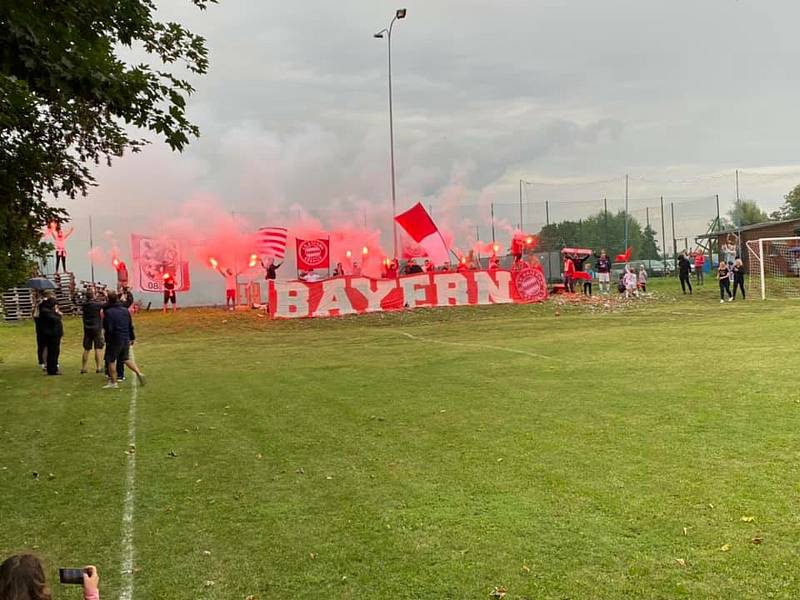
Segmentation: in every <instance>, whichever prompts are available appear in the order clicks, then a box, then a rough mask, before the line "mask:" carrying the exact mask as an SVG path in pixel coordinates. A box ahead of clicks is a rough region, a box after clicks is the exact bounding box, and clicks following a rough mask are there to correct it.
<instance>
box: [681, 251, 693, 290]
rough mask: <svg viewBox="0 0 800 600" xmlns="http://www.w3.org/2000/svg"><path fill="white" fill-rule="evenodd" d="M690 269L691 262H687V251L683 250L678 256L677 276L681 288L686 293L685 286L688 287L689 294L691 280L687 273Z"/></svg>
mask: <svg viewBox="0 0 800 600" xmlns="http://www.w3.org/2000/svg"><path fill="white" fill-rule="evenodd" d="M691 270H692V263H690V262H689V257H688V256H687V252H686V251H685V250H684V252H683V254H681V255H680V256H679V257H678V277H679V278H680V280H681V289H682V290H683V293H684V294H685V293H686V288H687V287H688V288H689V294H691V293H692V281H691V279H689V273H690V272H691Z"/></svg>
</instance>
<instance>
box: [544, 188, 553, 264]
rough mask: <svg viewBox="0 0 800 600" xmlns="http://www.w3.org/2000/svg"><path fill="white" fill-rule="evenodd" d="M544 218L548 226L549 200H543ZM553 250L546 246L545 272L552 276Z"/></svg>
mask: <svg viewBox="0 0 800 600" xmlns="http://www.w3.org/2000/svg"><path fill="white" fill-rule="evenodd" d="M544 219H545V225H546V226H547V227H549V226H550V201H549V200H545V201H544ZM552 258H553V250H552V248H548V250H547V274H548V275H549V276H550V277H551V278H552V277H553V261H552Z"/></svg>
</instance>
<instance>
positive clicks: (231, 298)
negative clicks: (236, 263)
mask: <svg viewBox="0 0 800 600" xmlns="http://www.w3.org/2000/svg"><path fill="white" fill-rule="evenodd" d="M217 272H218V273H219V274H220V275H222V276H223V277H224V278H225V308H229V309H230V310H234V309H235V308H236V276H237V275H236V273H234V271H233V269H231V268H230V267H228V268H227V269H224V270H223V269H221V268H220V267H217Z"/></svg>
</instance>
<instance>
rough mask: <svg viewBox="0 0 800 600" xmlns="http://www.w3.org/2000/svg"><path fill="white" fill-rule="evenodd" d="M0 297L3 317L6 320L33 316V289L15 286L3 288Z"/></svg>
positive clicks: (17, 319)
mask: <svg viewBox="0 0 800 600" xmlns="http://www.w3.org/2000/svg"><path fill="white" fill-rule="evenodd" d="M0 299H1V300H2V303H3V318H4V319H5V320H6V321H19V320H21V319H30V318H31V316H33V303H34V297H33V290H32V289H30V288H26V287H15V288H9V289H7V290H5V291H4V292H3V293H2V295H1V296H0Z"/></svg>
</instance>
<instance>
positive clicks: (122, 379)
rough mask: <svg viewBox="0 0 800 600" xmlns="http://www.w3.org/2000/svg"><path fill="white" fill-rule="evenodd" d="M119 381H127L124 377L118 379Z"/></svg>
mask: <svg viewBox="0 0 800 600" xmlns="http://www.w3.org/2000/svg"><path fill="white" fill-rule="evenodd" d="M117 381H125V378H124V377H117Z"/></svg>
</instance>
